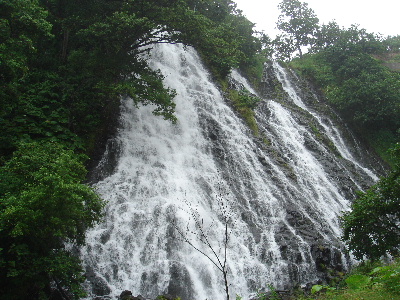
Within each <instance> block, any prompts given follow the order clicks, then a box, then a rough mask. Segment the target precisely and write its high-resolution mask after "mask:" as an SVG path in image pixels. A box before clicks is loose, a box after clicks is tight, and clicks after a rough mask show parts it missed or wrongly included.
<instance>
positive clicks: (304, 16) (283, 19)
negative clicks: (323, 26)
mask: <svg viewBox="0 0 400 300" xmlns="http://www.w3.org/2000/svg"><path fill="white" fill-rule="evenodd" d="M278 8H279V9H280V10H281V12H282V13H281V15H280V16H279V18H278V22H277V23H276V24H277V28H278V29H279V30H282V31H283V32H284V33H285V34H284V35H283V38H284V39H285V40H286V41H290V42H291V43H293V45H294V48H295V49H296V50H297V51H298V52H299V55H300V57H302V56H303V52H302V50H301V48H302V47H303V46H308V45H310V44H311V43H312V41H313V38H314V35H315V32H316V30H317V29H318V22H319V20H318V18H317V16H316V15H315V13H314V11H313V10H312V9H311V8H309V7H308V4H307V3H305V2H300V1H298V0H283V1H282V2H281V3H280V4H279V5H278ZM285 35H286V36H288V37H285Z"/></svg>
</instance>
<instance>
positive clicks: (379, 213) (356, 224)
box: [342, 143, 400, 260]
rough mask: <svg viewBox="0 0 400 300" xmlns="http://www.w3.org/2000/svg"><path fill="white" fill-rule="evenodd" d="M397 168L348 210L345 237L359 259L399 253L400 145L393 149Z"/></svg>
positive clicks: (344, 225)
mask: <svg viewBox="0 0 400 300" xmlns="http://www.w3.org/2000/svg"><path fill="white" fill-rule="evenodd" d="M393 152H394V153H395V157H396V161H397V164H396V166H395V168H394V170H393V171H392V172H391V173H390V174H389V175H388V176H387V177H386V178H382V179H381V180H380V181H379V182H378V183H377V184H376V185H374V186H372V187H371V188H370V189H368V190H367V191H366V192H360V193H359V196H358V198H357V199H356V200H355V201H354V202H353V204H352V210H351V211H350V212H347V213H344V215H343V217H342V221H343V225H342V226H343V239H344V240H345V242H346V243H347V245H348V248H349V249H350V250H351V251H352V252H353V253H354V256H355V257H356V258H358V259H362V258H364V257H367V258H369V259H372V260H376V259H379V258H380V257H381V256H382V255H385V254H386V253H390V254H392V255H395V254H398V252H399V245H400V231H399V226H398V220H399V218H400V144H399V143H398V144H397V146H396V148H395V149H393Z"/></svg>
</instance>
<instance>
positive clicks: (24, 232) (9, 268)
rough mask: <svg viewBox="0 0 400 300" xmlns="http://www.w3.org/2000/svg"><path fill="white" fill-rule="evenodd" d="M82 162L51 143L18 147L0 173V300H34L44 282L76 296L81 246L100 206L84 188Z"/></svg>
mask: <svg viewBox="0 0 400 300" xmlns="http://www.w3.org/2000/svg"><path fill="white" fill-rule="evenodd" d="M85 175H86V170H85V167H84V165H83V164H82V159H80V157H79V156H76V155H75V154H74V153H73V152H72V151H71V150H66V149H65V148H63V147H62V146H61V145H59V144H57V143H53V142H45V143H37V142H34V143H21V144H20V146H19V148H18V150H17V151H15V152H14V154H13V157H12V158H11V159H10V160H9V161H8V162H7V163H6V164H5V165H4V166H3V167H1V168H0V245H1V249H0V294H1V296H2V297H1V299H10V300H12V299H37V298H38V297H39V296H40V295H41V294H43V295H44V294H45V293H46V292H49V288H50V283H54V284H55V286H57V288H58V289H59V290H60V291H62V292H65V293H68V294H71V295H73V296H74V298H76V299H77V298H78V297H79V296H81V295H82V289H81V287H80V283H81V282H82V281H83V277H82V269H81V267H80V264H79V261H78V260H77V259H76V258H75V257H74V256H72V255H71V253H70V252H69V251H67V250H66V249H65V243H66V242H68V243H69V244H70V245H81V244H82V243H83V242H84V235H85V230H86V229H87V228H88V227H91V226H93V225H94V223H95V222H97V221H98V220H99V219H100V217H101V212H102V207H103V201H102V200H101V199H100V198H99V196H98V195H97V194H96V193H95V192H94V191H93V190H92V189H91V188H90V187H89V186H87V185H85V184H83V183H82V182H83V181H84V180H85Z"/></svg>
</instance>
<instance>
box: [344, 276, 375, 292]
mask: <svg viewBox="0 0 400 300" xmlns="http://www.w3.org/2000/svg"><path fill="white" fill-rule="evenodd" d="M345 281H346V284H347V286H348V287H349V289H353V290H356V289H361V288H364V287H366V286H367V285H368V284H369V283H370V282H371V278H370V277H368V276H366V275H361V274H355V275H351V276H349V277H347V278H346V279H345Z"/></svg>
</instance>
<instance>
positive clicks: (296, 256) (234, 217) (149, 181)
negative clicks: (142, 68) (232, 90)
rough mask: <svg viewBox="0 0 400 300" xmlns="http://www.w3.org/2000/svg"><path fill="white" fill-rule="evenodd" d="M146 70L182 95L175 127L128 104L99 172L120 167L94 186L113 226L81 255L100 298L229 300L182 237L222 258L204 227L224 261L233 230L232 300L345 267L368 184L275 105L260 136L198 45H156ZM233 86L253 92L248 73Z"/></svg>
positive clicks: (261, 115)
mask: <svg viewBox="0 0 400 300" xmlns="http://www.w3.org/2000/svg"><path fill="white" fill-rule="evenodd" d="M149 62H150V65H151V67H152V68H154V69H160V70H161V71H162V73H163V75H164V76H165V81H164V83H165V85H166V86H168V87H170V88H173V89H175V90H176V91H177V96H176V99H175V102H176V116H177V118H178V122H177V124H171V123H170V122H168V121H165V120H163V119H162V118H160V117H157V116H154V115H153V114H152V110H153V109H154V108H153V107H152V106H143V107H139V108H136V107H135V106H134V104H133V102H132V101H131V100H129V99H125V100H124V101H123V104H122V107H121V116H120V123H121V126H120V129H119V131H118V134H117V136H116V137H115V139H114V142H113V145H114V147H113V149H112V151H111V150H110V151H108V152H106V153H105V156H104V158H103V160H102V161H101V162H100V164H99V166H98V168H97V170H96V171H97V172H101V169H102V166H103V164H106V163H107V159H108V158H107V157H108V155H110V152H113V154H112V156H113V157H114V158H115V157H116V156H117V157H118V159H117V160H116V161H117V162H116V165H115V166H114V172H113V173H112V174H110V175H109V176H107V177H106V178H104V179H102V180H101V181H99V182H97V183H96V184H95V185H94V186H95V188H96V189H97V191H98V192H99V193H100V194H101V195H102V197H103V198H104V199H105V200H106V201H107V203H108V204H107V207H106V211H105V214H106V217H105V220H104V221H103V222H102V223H101V224H98V225H97V226H96V227H95V228H93V229H91V230H90V231H89V232H88V233H87V238H86V241H87V244H86V245H85V246H84V247H82V248H81V249H80V253H81V258H82V260H83V263H84V267H85V268H86V270H87V276H88V291H89V294H90V295H91V297H92V296H94V295H98V296H104V297H105V299H108V298H107V297H110V298H114V297H115V296H116V295H119V294H120V293H121V291H123V290H130V291H132V292H133V294H135V295H138V294H141V295H143V296H145V297H156V296H157V295H160V294H167V293H168V294H172V295H175V296H180V297H181V298H182V299H224V298H225V294H224V282H223V277H222V274H221V272H220V271H219V270H218V269H217V268H216V267H215V265H214V264H213V263H212V262H211V261H210V259H208V258H207V257H206V256H205V255H204V254H202V253H200V252H199V251H196V250H195V249H194V248H193V247H192V246H191V245H189V244H188V243H186V242H185V241H183V240H182V237H181V236H180V234H179V233H178V232H177V230H176V227H178V228H180V230H182V231H183V232H184V233H187V234H188V238H189V239H190V240H191V242H192V244H193V245H194V246H195V247H197V248H198V249H201V250H202V251H203V252H204V253H205V254H206V255H208V256H210V257H213V253H212V252H211V251H210V249H208V248H207V247H205V245H204V244H203V243H202V242H201V240H200V239H199V238H198V234H199V230H198V227H196V226H195V220H196V218H197V220H201V224H202V226H203V229H204V232H205V233H206V235H207V237H208V240H209V241H210V244H211V246H212V249H213V250H214V251H215V253H216V254H217V256H218V257H219V258H220V259H223V254H224V237H225V225H226V223H225V220H228V233H229V239H228V244H227V266H228V282H229V284H230V286H229V289H230V293H231V296H232V297H234V296H235V294H238V295H240V296H242V297H243V298H244V299H248V298H250V297H251V295H253V294H254V293H255V292H256V291H257V290H258V289H265V288H266V287H267V286H268V285H272V286H274V287H276V288H278V289H288V288H291V287H294V286H296V285H304V284H307V283H312V282H316V281H317V280H318V279H321V276H323V269H324V268H328V267H331V268H335V269H336V270H339V269H341V270H343V269H345V268H346V267H347V263H348V258H347V257H346V256H345V255H344V254H343V253H344V251H343V245H342V243H341V242H340V239H339V236H340V228H339V221H338V217H339V215H340V214H341V212H342V211H344V210H347V209H348V207H349V200H350V197H351V195H352V192H353V191H354V190H356V189H357V188H358V186H359V183H358V181H357V180H361V179H358V178H357V177H356V176H355V175H354V173H355V171H354V170H348V168H347V165H348V164H346V163H345V162H344V159H343V158H338V157H336V156H335V154H332V153H331V152H330V151H329V149H328V148H327V147H326V145H324V144H323V143H321V141H320V140H318V139H317V138H315V137H314V135H313V134H312V133H311V132H310V131H309V130H308V128H307V127H306V126H305V125H304V124H301V122H299V121H298V120H297V119H296V117H295V115H293V114H292V113H291V111H290V110H288V109H287V108H285V107H284V106H283V105H281V104H279V103H278V102H275V101H273V100H271V99H269V100H267V99H266V100H263V101H262V102H261V103H260V105H259V106H258V108H257V110H256V118H257V122H258V126H259V128H260V132H261V136H260V137H258V138H256V137H254V136H253V135H252V133H251V131H250V130H249V129H248V128H247V126H246V124H245V123H244V121H243V120H242V119H241V118H240V116H238V114H237V113H236V112H235V111H234V110H233V109H232V107H231V106H230V105H229V104H228V103H227V101H226V100H225V99H224V97H223V95H222V93H221V91H220V90H219V89H218V88H217V87H216V85H215V84H214V83H213V82H212V81H211V79H210V75H209V73H208V71H207V70H206V69H205V67H204V66H203V65H202V63H201V61H200V58H199V56H198V55H197V53H196V52H195V51H194V50H193V49H192V48H190V47H187V48H183V47H182V46H179V45H167V44H163V45H158V46H156V47H155V48H154V49H153V50H152V52H151V58H149ZM232 78H233V80H236V81H239V82H241V84H243V85H245V86H246V87H247V88H248V89H251V87H250V85H248V83H247V82H246V81H245V80H244V79H243V78H242V77H241V76H240V74H239V73H237V72H234V73H233V74H232ZM251 91H252V92H254V90H251ZM326 126H328V127H329V126H330V125H329V124H327V125H326ZM116 153H117V154H116ZM349 175H351V176H349ZM359 177H362V178H364V180H367V179H365V177H368V175H367V174H361V175H359ZM343 186H344V187H345V188H343ZM226 218H228V219H226ZM322 265H323V266H322Z"/></svg>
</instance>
